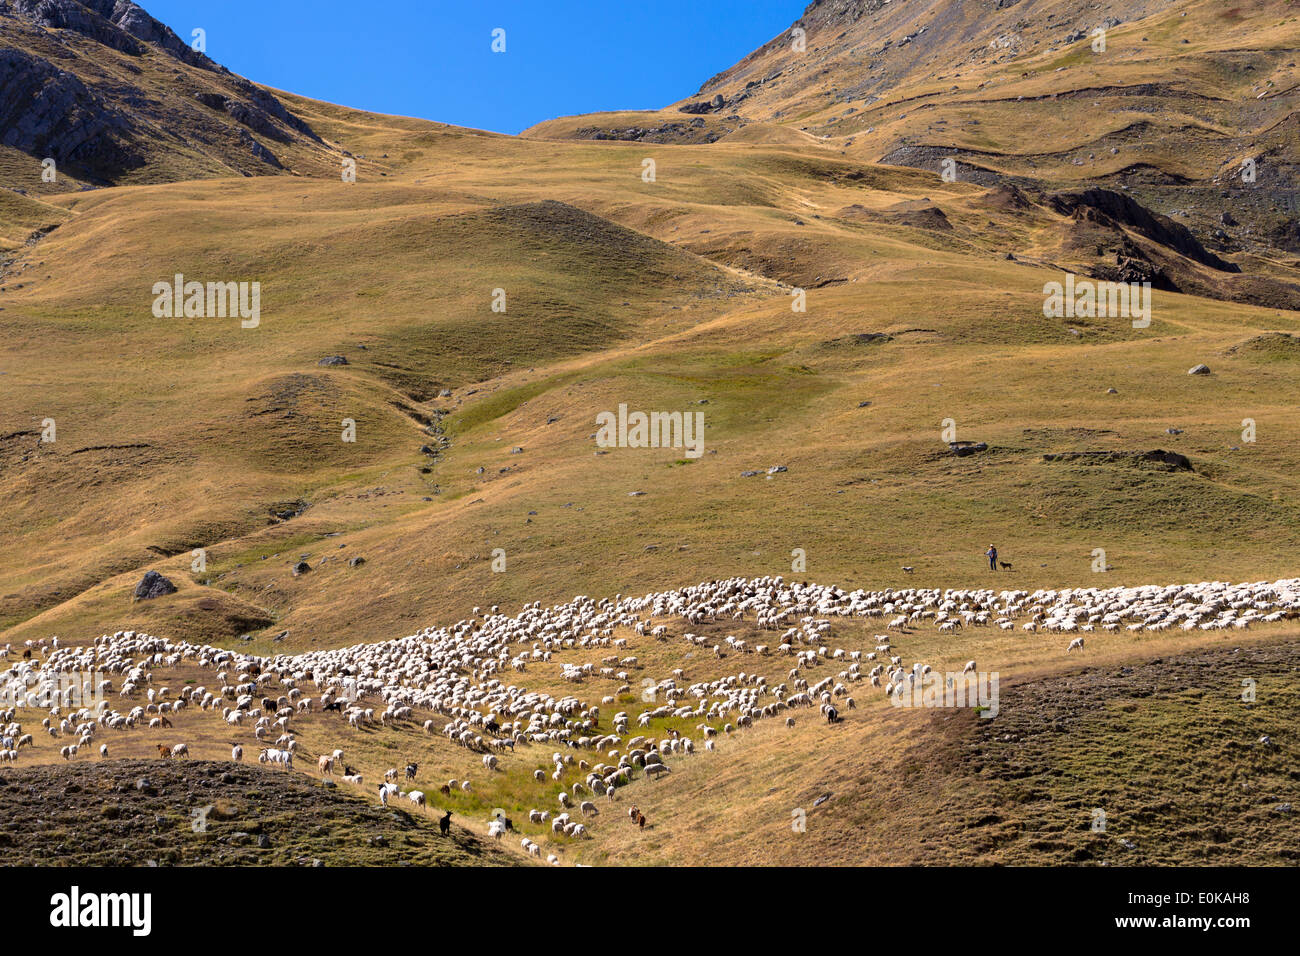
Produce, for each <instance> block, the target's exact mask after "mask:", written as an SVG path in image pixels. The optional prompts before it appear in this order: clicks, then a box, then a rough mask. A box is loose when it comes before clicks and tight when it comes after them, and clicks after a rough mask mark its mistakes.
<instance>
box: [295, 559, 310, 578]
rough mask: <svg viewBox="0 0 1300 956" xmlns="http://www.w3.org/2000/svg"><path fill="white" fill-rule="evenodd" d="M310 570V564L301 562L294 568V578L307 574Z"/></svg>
mask: <svg viewBox="0 0 1300 956" xmlns="http://www.w3.org/2000/svg"><path fill="white" fill-rule="evenodd" d="M310 570H311V565H310V564H308V563H307V562H306V561H299V562H298V563H297V564H295V565H294V566H293V576H294V577H295V578H296V577H298V576H299V575H301V574H306V573H307V572H308V571H310Z"/></svg>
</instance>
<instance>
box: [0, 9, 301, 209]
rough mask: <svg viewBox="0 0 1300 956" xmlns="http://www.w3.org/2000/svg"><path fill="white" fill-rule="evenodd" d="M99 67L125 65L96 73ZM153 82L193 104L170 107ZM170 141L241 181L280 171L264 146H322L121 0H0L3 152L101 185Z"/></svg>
mask: <svg viewBox="0 0 1300 956" xmlns="http://www.w3.org/2000/svg"><path fill="white" fill-rule="evenodd" d="M110 50H111V51H116V53H109V51H110ZM151 51H152V52H153V53H155V54H157V53H162V54H164V55H163V56H162V57H159V56H157V55H154V56H146V55H145V54H147V53H150V52H151ZM119 54H121V55H125V57H128V58H139V59H138V61H133V60H129V59H128V60H126V61H125V62H123V59H122V57H121V56H119ZM168 57H170V58H171V61H173V62H169V61H168V59H167V58H168ZM101 60H102V61H103V62H104V63H107V62H109V61H110V60H115V61H116V62H117V63H118V64H119V65H120V66H121V67H123V68H124V69H116V70H105V69H102V68H100V63H101ZM137 63H138V66H137ZM190 67H192V68H194V69H189V68H190ZM131 76H135V77H139V79H138V80H135V81H133V80H132V79H131V78H130V77H131ZM160 84H162V85H163V86H165V87H166V89H167V91H168V93H173V92H179V93H181V94H182V95H183V96H185V97H187V98H188V99H189V100H190V101H191V104H192V105H182V106H180V107H179V108H178V107H177V105H176V103H175V101H174V100H168V99H166V98H165V97H164V95H163V94H161V93H160V92H159V86H160ZM214 114H219V115H214ZM177 137H183V138H185V139H186V140H188V141H189V142H190V143H191V144H192V145H194V146H195V147H196V148H197V150H198V151H199V152H201V153H204V154H206V155H207V156H208V157H209V158H210V159H211V160H212V168H213V170H214V171H216V170H218V169H224V170H225V171H226V172H227V173H228V170H229V169H230V168H234V169H235V170H237V171H238V172H241V173H243V174H244V175H255V174H258V173H261V172H271V171H278V170H281V169H283V168H284V165H283V163H282V162H281V160H280V158H279V157H278V156H277V155H276V153H274V152H272V151H271V149H270V148H268V147H267V145H265V143H266V142H271V143H274V144H282V145H285V146H289V145H293V144H300V145H303V144H304V140H306V141H309V142H310V143H311V144H314V145H318V146H320V145H323V142H322V141H321V139H320V137H318V136H317V135H316V133H315V132H314V131H313V130H312V129H311V127H310V126H309V125H308V124H307V123H305V122H304V121H303V120H301V119H300V118H298V117H297V116H295V115H294V114H293V113H291V112H290V111H289V110H288V109H287V108H286V107H285V105H284V104H283V103H281V102H280V100H279V99H277V98H276V97H275V96H274V95H273V94H272V93H270V92H269V91H267V90H265V89H263V88H262V87H259V86H256V85H254V84H253V83H250V82H248V81H247V80H245V79H243V78H241V77H238V76H235V75H234V74H232V73H230V71H228V70H226V69H225V68H224V67H221V66H218V65H217V64H215V63H214V62H212V60H210V59H209V58H208V57H207V56H206V55H205V54H203V53H200V52H198V51H196V50H193V49H191V47H190V46H189V44H188V43H187V42H186V41H185V40H182V39H181V38H180V37H179V36H177V35H176V34H175V33H174V32H173V31H172V30H171V29H169V28H168V27H167V26H166V25H164V24H162V23H160V22H159V21H157V20H155V19H154V18H153V17H151V16H150V15H149V14H148V13H146V12H145V11H144V10H142V9H141V8H140V7H138V6H137V5H136V4H134V3H131V2H130V0H81V2H78V0H0V145H3V146H8V147H10V148H12V149H16V150H20V151H22V152H24V153H27V154H28V155H30V156H33V157H35V158H37V159H45V158H47V157H49V158H52V159H54V160H55V161H56V163H57V164H58V169H59V171H60V172H62V173H64V174H66V175H69V176H72V177H75V178H76V179H80V180H83V181H85V182H89V183H94V184H101V185H109V184H113V183H116V182H119V181H120V180H121V179H122V178H123V177H124V175H125V174H127V173H130V172H131V171H133V170H138V169H140V167H144V166H150V165H154V164H158V165H162V166H164V167H165V166H166V164H167V161H168V157H171V156H174V154H175V140H176V138H177ZM264 141H265V142H264ZM276 148H277V150H278V149H279V147H278V146H277V147H276ZM187 172H188V171H187Z"/></svg>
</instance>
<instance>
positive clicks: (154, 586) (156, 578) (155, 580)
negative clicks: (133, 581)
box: [134, 571, 176, 601]
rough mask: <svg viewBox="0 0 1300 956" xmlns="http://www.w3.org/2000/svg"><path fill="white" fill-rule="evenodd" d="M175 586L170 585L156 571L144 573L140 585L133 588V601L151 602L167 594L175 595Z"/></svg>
mask: <svg viewBox="0 0 1300 956" xmlns="http://www.w3.org/2000/svg"><path fill="white" fill-rule="evenodd" d="M175 593H176V585H174V584H172V583H171V582H170V581H168V580H167V579H166V578H165V577H163V576H162V575H161V574H159V573H158V572H157V571H146V572H145V575H144V577H142V578H141V579H140V583H139V584H137V585H136V586H135V594H134V597H135V600H137V601H152V600H153V599H154V598H160V597H163V596H164V595H167V594H175Z"/></svg>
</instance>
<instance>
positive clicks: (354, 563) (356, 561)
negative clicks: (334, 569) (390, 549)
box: [348, 498, 429, 568]
mask: <svg viewBox="0 0 1300 956" xmlns="http://www.w3.org/2000/svg"><path fill="white" fill-rule="evenodd" d="M428 500H429V499H427V498H426V499H425V501H428ZM365 563H366V559H365V558H363V557H362V556H361V555H359V554H358V555H356V556H355V557H351V558H348V567H350V568H359V567H361V565H363V564H365Z"/></svg>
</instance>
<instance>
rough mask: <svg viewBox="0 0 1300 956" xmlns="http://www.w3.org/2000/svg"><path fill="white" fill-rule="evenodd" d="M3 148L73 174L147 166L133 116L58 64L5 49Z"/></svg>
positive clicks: (0, 69) (0, 110) (0, 64)
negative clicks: (136, 138)
mask: <svg viewBox="0 0 1300 956" xmlns="http://www.w3.org/2000/svg"><path fill="white" fill-rule="evenodd" d="M0 129H2V130H4V133H3V135H0V144H3V145H5V146H10V147H12V148H14V149H18V150H21V151H22V152H24V153H28V154H29V155H31V156H35V157H37V158H39V159H44V158H45V157H47V156H52V157H54V158H55V159H57V160H58V162H59V164H60V165H61V166H62V167H64V168H65V169H67V170H68V171H69V172H71V173H73V174H75V175H79V176H84V177H88V178H92V179H105V178H108V177H107V176H106V175H104V174H106V173H120V172H122V171H125V170H129V169H134V168H136V167H138V166H140V165H142V164H143V163H144V157H143V156H142V155H141V154H140V153H139V152H138V151H137V150H136V149H134V148H133V147H132V145H131V140H132V138H133V137H134V136H135V135H136V134H137V132H138V131H137V128H136V125H135V123H134V122H133V121H132V120H131V118H130V116H128V115H127V114H126V113H123V112H122V111H120V110H117V109H115V108H114V107H113V106H111V105H110V104H109V103H107V102H105V100H104V99H103V98H102V97H100V96H99V94H98V93H96V92H95V91H94V90H92V89H90V88H89V87H88V86H86V84H85V83H83V82H82V81H81V80H80V79H78V78H77V77H76V76H74V75H73V74H71V73H68V72H65V71H63V70H61V69H59V68H58V67H56V66H55V65H54V64H52V63H50V62H48V61H46V60H42V59H40V58H38V57H34V56H31V55H30V54H27V53H24V52H23V51H22V50H17V49H12V48H0Z"/></svg>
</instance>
